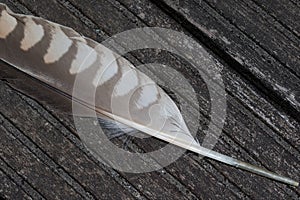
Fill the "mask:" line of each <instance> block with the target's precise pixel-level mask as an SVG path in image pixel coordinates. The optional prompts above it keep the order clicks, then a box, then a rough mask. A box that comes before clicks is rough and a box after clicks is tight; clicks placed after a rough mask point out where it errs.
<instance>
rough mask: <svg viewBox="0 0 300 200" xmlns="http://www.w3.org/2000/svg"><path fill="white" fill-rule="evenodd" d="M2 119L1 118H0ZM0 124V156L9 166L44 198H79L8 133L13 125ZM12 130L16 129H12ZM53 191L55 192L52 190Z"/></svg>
mask: <svg viewBox="0 0 300 200" xmlns="http://www.w3.org/2000/svg"><path fill="white" fill-rule="evenodd" d="M1 120H2V121H3V119H1ZM3 124H4V125H1V126H0V132H1V140H0V141H1V152H0V153H1V158H2V159H3V160H4V161H5V162H6V163H7V164H8V165H9V166H11V167H12V168H13V169H14V170H15V171H17V173H18V174H20V175H21V176H22V177H24V179H25V180H28V182H30V184H31V185H33V187H34V188H35V189H36V190H37V191H39V193H41V194H42V196H43V197H45V198H51V199H62V198H74V199H80V195H79V194H78V193H76V192H75V191H74V189H73V188H71V187H70V185H68V184H67V183H66V182H65V181H64V180H63V179H62V178H61V177H59V176H58V175H57V174H55V173H54V172H53V171H51V170H50V169H49V167H46V166H44V164H43V163H42V162H41V161H40V160H39V159H38V158H37V157H36V156H35V155H34V154H32V153H31V152H30V151H29V150H28V149H27V148H26V147H24V146H23V145H22V143H21V142H20V141H18V140H16V138H15V137H14V136H13V135H12V134H11V133H10V131H11V130H8V129H13V127H8V126H9V125H7V123H6V122H3ZM12 131H17V130H16V129H13V130H12ZM53 191H55V192H53Z"/></svg>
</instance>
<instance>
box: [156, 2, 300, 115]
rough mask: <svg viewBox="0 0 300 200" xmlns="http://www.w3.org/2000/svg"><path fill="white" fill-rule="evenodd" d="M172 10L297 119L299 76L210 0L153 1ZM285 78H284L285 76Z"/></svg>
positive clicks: (199, 36) (233, 66) (231, 64)
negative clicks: (230, 21)
mask: <svg viewBox="0 0 300 200" xmlns="http://www.w3.org/2000/svg"><path fill="white" fill-rule="evenodd" d="M153 2H154V3H156V4H158V5H160V7H161V8H163V9H164V10H165V11H166V12H169V13H170V14H171V15H172V16H173V17H174V18H176V19H177V20H178V21H181V24H182V26H183V27H185V28H187V29H188V30H189V31H190V32H191V33H193V34H194V35H195V36H196V37H197V38H198V39H199V40H201V41H203V42H204V43H205V44H206V45H207V46H209V47H210V49H211V50H212V51H214V52H215V53H216V54H218V55H219V56H220V57H221V58H222V59H224V60H225V61H226V62H227V63H228V64H230V66H231V67H232V68H234V69H235V70H236V71H237V72H239V73H240V74H242V75H243V76H244V78H246V79H247V80H248V81H250V82H251V83H252V84H253V85H255V86H256V87H257V88H259V89H260V90H261V91H263V92H264V93H265V95H266V96H269V97H270V98H271V99H272V101H275V102H276V103H277V104H279V105H280V106H281V107H284V108H285V109H286V110H287V111H289V114H290V115H292V116H293V117H294V118H296V119H299V115H297V114H296V113H298V112H299V110H300V104H299V100H298V93H299V84H300V82H299V78H298V77H297V76H296V75H295V74H293V73H291V72H290V70H289V69H287V68H285V67H284V66H283V65H282V64H281V63H279V62H278V61H277V60H275V59H274V58H273V57H272V56H271V55H269V54H268V52H267V51H265V50H264V49H262V48H261V47H260V46H259V45H257V44H256V43H255V42H254V41H253V40H251V39H250V38H249V37H248V36H247V35H246V34H245V33H243V32H241V31H239V30H238V29H237V28H236V27H235V26H234V25H232V24H230V23H229V22H228V21H227V20H226V19H224V18H223V17H222V16H221V15H220V14H219V13H217V12H216V11H215V10H214V9H212V8H211V7H210V6H209V5H208V4H207V3H205V2H204V1H202V3H201V4H199V3H197V2H195V1H193V0H188V1H181V4H180V6H177V5H174V4H173V1H169V0H165V1H159V2H158V1H153ZM282 77H285V78H282Z"/></svg>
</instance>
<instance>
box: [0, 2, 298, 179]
mask: <svg viewBox="0 0 300 200" xmlns="http://www.w3.org/2000/svg"><path fill="white" fill-rule="evenodd" d="M0 46H1V48H0V58H1V59H2V60H3V61H4V62H5V63H7V64H8V65H7V64H4V63H3V62H2V63H1V68H0V69H1V71H2V72H3V73H2V72H1V78H2V79H5V78H6V79H10V81H9V83H13V84H12V85H14V86H15V87H17V88H18V89H20V90H24V91H26V92H28V91H30V93H31V94H32V95H33V96H39V95H40V96H44V97H45V96H47V95H48V94H51V95H54V94H55V95H57V99H60V100H59V101H60V104H63V105H65V102H68V103H70V99H72V98H73V100H76V102H77V103H78V104H80V105H82V106H83V107H88V108H90V109H95V111H96V112H97V113H98V114H99V115H100V116H102V117H103V120H107V118H108V119H110V120H115V121H117V122H118V123H121V124H122V126H123V129H124V130H126V129H127V128H126V127H130V128H128V131H129V132H131V131H132V130H133V129H136V130H139V131H142V132H143V133H146V134H149V135H151V136H154V137H156V138H159V139H161V140H163V141H166V142H169V143H172V144H174V145H177V146H179V147H182V148H184V149H188V150H190V151H193V152H196V153H199V154H201V155H203V156H207V157H210V158H212V159H215V160H218V161H221V162H224V163H226V164H229V165H234V166H237V167H239V168H243V169H245V170H248V171H252V172H254V173H257V174H260V175H263V176H267V177H269V178H273V179H276V180H278V181H282V182H285V183H288V184H292V185H298V183H297V182H295V181H293V180H291V179H288V178H285V177H282V176H279V175H276V174H274V173H272V172H269V171H267V170H264V169H260V168H257V167H254V166H252V165H249V164H247V163H244V162H241V161H238V160H236V159H234V158H231V157H229V156H226V155H223V154H220V153H217V152H215V151H212V150H209V149H206V148H204V147H202V146H201V145H200V144H199V142H197V140H195V139H194V137H193V136H192V135H191V133H190V131H189V129H188V127H187V125H186V124H185V122H184V120H183V117H182V115H181V113H180V111H179V109H178V108H177V106H176V104H175V103H174V101H173V100H172V99H171V98H170V97H169V96H168V95H167V94H166V93H165V92H164V90H163V89H161V88H160V87H159V86H158V85H157V84H156V83H155V82H154V81H152V80H151V79H150V78H149V77H148V76H146V75H145V74H143V73H142V72H140V71H139V70H137V69H136V68H135V67H134V66H133V65H132V64H131V63H130V62H129V61H127V60H126V59H124V58H122V57H119V56H118V55H117V54H116V53H115V52H113V51H112V50H110V49H108V48H106V47H105V46H103V45H102V44H99V43H98V42H95V41H93V40H91V39H88V38H86V37H84V36H82V35H80V34H79V33H77V32H76V31H74V30H73V29H71V28H68V27H65V26H62V25H59V24H56V23H53V22H50V21H47V20H45V19H42V18H38V17H34V16H27V15H21V14H15V13H13V12H12V11H10V10H9V9H8V8H7V6H6V5H4V4H0ZM112 60H114V61H113V62H112ZM11 70H18V73H17V74H18V75H16V73H9V72H11ZM11 74H14V77H10V76H11ZM78 77H79V79H80V80H79V81H80V84H81V90H80V95H78V96H77V94H76V93H75V94H74V93H73V87H74V83H75V81H77V79H78ZM32 87H33V88H34V87H36V88H40V89H41V90H39V91H44V92H43V94H39V92H36V90H34V89H31V88H32ZM90 91H95V98H94V96H93V95H91V94H90ZM45 93H47V94H45ZM48 100H49V98H48ZM62 102H64V103H62ZM112 102H113V106H112ZM58 104H59V102H58ZM66 104H67V103H66ZM93 105H95V106H93ZM162 122H163V123H162ZM124 127H125V128H124ZM132 128H133V129H132Z"/></svg>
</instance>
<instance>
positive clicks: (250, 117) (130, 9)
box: [0, 0, 300, 199]
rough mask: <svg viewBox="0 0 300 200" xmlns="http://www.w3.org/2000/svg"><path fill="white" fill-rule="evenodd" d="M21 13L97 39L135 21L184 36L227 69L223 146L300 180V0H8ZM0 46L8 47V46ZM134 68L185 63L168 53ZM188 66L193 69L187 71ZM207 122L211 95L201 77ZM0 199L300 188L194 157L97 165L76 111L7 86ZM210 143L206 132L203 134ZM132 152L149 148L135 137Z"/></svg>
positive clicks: (1, 85)
mask: <svg viewBox="0 0 300 200" xmlns="http://www.w3.org/2000/svg"><path fill="white" fill-rule="evenodd" d="M0 2H1V3H5V4H7V5H8V6H9V7H10V9H11V10H13V11H15V12H17V13H24V14H31V15H35V16H40V17H43V18H45V19H48V20H51V21H55V22H57V23H60V24H63V25H66V26H69V27H72V28H73V29H75V30H76V31H78V32H80V33H82V34H83V35H85V36H87V37H90V38H92V39H95V40H97V41H99V42H101V41H103V40H104V39H106V38H108V37H109V36H112V35H114V34H116V33H119V32H122V31H125V30H129V29H132V28H136V27H146V26H157V27H164V28H171V29H174V30H177V31H181V32H184V33H186V34H187V35H189V36H191V37H193V38H194V39H195V40H196V41H198V42H199V43H200V44H201V45H203V46H204V47H205V48H206V49H207V50H208V51H209V52H210V53H211V54H212V55H213V56H214V57H215V59H216V60H217V61H218V62H219V66H221V67H222V68H223V70H222V75H223V79H224V83H225V86H226V92H227V94H228V95H227V100H228V109H227V112H228V115H227V119H226V122H225V127H224V130H223V133H222V135H221V137H220V139H219V142H218V144H217V145H216V147H215V148H214V150H216V151H218V152H222V153H225V154H227V155H232V156H234V157H236V158H239V159H241V160H245V161H248V162H251V163H253V164H256V165H259V166H262V167H264V168H267V169H270V170H272V171H276V172H278V173H279V174H282V175H286V176H288V177H292V178H295V179H296V180H300V145H299V144H300V134H299V133H300V14H299V13H300V2H299V1H298V0H272V1H267V0H226V1H225V0H224V1H221V0H177V1H172V0H160V1H159V0H158V1H155V0H110V1H109V0H97V1H95V0H87V1H79V0H47V1H46V0H45V1H44V0H42V1H40V0H0ZM0 48H1V47H0ZM128 57H129V59H130V60H131V61H132V62H133V63H135V64H139V63H149V62H153V61H156V62H159V63H165V64H168V65H169V66H172V67H174V68H176V69H181V68H184V66H185V63H183V62H182V61H181V60H180V59H179V58H177V57H175V56H173V55H170V54H168V53H167V52H156V51H144V52H143V51H139V52H134V53H133V54H131V55H129V56H128ZM183 71H184V70H183ZM185 73H186V75H187V76H188V77H189V76H190V78H191V80H193V81H191V82H192V85H193V86H194V88H195V90H196V91H197V92H198V99H199V102H200V112H201V116H202V117H201V124H202V125H203V127H204V128H203V129H205V126H206V125H207V122H208V120H209V111H210V109H209V105H210V102H209V96H208V93H207V88H206V87H205V85H204V84H200V83H203V81H202V80H201V78H199V76H196V75H194V77H193V76H192V75H189V74H192V73H191V72H189V70H186V71H185ZM0 105H1V106H0V139H1V140H0V143H1V145H0V155H1V157H0V166H1V167H0V196H2V197H3V198H7V199H300V189H299V187H298V188H295V187H290V186H287V185H284V184H281V183H278V182H275V181H271V180H269V179H266V178H262V177H260V176H257V175H253V174H250V173H248V172H244V171H241V170H238V169H235V168H232V167H229V166H226V165H223V164H220V163H218V162H215V161H211V160H209V159H200V158H198V156H197V155H195V154H193V153H189V152H188V153H186V154H185V155H184V156H183V157H182V158H180V159H179V160H178V161H176V162H175V163H173V164H171V165H170V166H168V167H166V168H164V169H163V170H159V171H155V172H151V173H144V174H129V173H122V172H118V171H115V170H113V169H111V168H108V167H106V166H104V165H103V164H102V163H101V162H99V161H97V160H95V159H94V158H93V157H92V156H91V155H90V154H89V152H88V151H87V150H86V149H85V148H84V147H83V145H82V143H81V142H80V140H79V138H78V137H77V136H76V131H75V129H74V125H73V122H72V117H71V116H68V115H65V114H62V113H60V112H58V111H57V110H55V109H54V108H53V107H52V106H51V105H45V104H43V103H42V102H37V101H35V100H33V99H31V98H29V97H28V96H27V95H26V94H21V93H20V92H18V91H16V90H15V89H13V88H11V87H10V86H9V85H8V84H7V83H6V82H5V81H0ZM199 137H200V138H201V131H200V133H199ZM129 146H130V148H142V149H143V146H139V145H135V144H133V143H132V144H129Z"/></svg>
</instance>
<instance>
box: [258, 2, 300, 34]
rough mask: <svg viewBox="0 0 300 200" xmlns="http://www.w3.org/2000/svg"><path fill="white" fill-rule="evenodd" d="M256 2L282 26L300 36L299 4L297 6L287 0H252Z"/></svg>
mask: <svg viewBox="0 0 300 200" xmlns="http://www.w3.org/2000/svg"><path fill="white" fill-rule="evenodd" d="M252 1H254V2H255V3H256V4H258V5H260V6H261V7H262V8H263V9H264V10H266V12H268V13H269V14H270V15H272V16H273V17H274V18H275V19H276V20H278V21H279V22H280V23H281V24H282V25H283V26H285V27H287V28H288V29H289V30H290V31H292V32H293V33H294V34H296V35H297V36H298V37H300V32H299V30H300V15H299V5H300V2H299V1H298V7H297V6H296V5H295V3H293V2H292V1H289V0H281V1H279V0H275V1H272V3H270V2H269V1H267V0H259V1H257V0H252Z"/></svg>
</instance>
